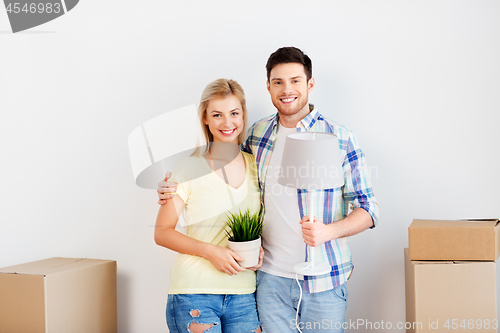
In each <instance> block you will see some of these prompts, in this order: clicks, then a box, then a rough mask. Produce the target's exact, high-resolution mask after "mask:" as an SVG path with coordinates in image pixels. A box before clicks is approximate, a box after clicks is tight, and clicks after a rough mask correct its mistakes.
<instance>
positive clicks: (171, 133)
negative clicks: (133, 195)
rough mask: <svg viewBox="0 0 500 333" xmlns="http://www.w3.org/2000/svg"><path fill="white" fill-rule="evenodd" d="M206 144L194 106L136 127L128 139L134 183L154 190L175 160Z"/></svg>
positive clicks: (171, 168) (170, 169)
mask: <svg viewBox="0 0 500 333" xmlns="http://www.w3.org/2000/svg"><path fill="white" fill-rule="evenodd" d="M206 144H207V142H206V140H205V138H204V135H203V130H202V128H201V124H200V121H199V119H198V112H197V109H196V106H195V105H189V106H186V107H183V108H180V109H177V110H174V111H170V112H167V113H164V114H162V115H160V116H158V117H155V118H153V119H151V120H148V121H147V122H145V123H144V124H142V125H141V126H139V127H137V128H136V129H134V130H133V131H132V133H130V135H129V137H128V147H129V153H130V163H131V165H132V172H133V174H134V178H135V180H136V184H137V185H138V186H140V187H143V188H149V189H156V188H157V187H158V182H160V181H161V180H162V179H163V178H164V177H165V172H167V171H172V170H173V168H174V165H175V163H176V162H177V161H179V160H180V159H182V158H183V157H187V156H189V155H191V154H192V153H193V151H194V150H195V149H196V148H197V147H200V146H205V145H206Z"/></svg>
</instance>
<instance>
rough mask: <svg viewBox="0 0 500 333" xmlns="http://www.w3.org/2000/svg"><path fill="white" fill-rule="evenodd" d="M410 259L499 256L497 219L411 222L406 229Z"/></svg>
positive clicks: (457, 258)
mask: <svg viewBox="0 0 500 333" xmlns="http://www.w3.org/2000/svg"><path fill="white" fill-rule="evenodd" d="M408 238H409V247H410V260H487V261H495V260H497V258H498V256H499V254H500V223H499V220H498V219H491V220H462V221H435V220H413V222H412V224H411V225H410V227H409V228H408Z"/></svg>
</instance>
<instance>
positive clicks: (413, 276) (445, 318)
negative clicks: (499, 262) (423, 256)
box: [404, 249, 499, 333]
mask: <svg viewBox="0 0 500 333" xmlns="http://www.w3.org/2000/svg"><path fill="white" fill-rule="evenodd" d="M404 252H405V277H406V279H405V285H406V327H405V328H406V332H407V333H423V332H433V333H435V332H474V333H476V332H497V329H498V327H499V324H498V320H497V301H496V300H497V298H496V296H497V295H496V283H495V263H494V262H489V261H465V262H464V261H410V256H409V253H408V252H409V251H408V249H405V251H404Z"/></svg>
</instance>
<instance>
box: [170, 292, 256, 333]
mask: <svg viewBox="0 0 500 333" xmlns="http://www.w3.org/2000/svg"><path fill="white" fill-rule="evenodd" d="M167 325H168V329H169V330H170V333H191V332H193V333H197V332H207V333H221V332H222V333H245V332H248V333H251V332H260V328H259V319H258V318H257V306H256V302H255V294H254V293H252V294H244V295H218V294H174V295H168V300H167Z"/></svg>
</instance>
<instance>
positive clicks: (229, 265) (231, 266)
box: [205, 244, 246, 275]
mask: <svg viewBox="0 0 500 333" xmlns="http://www.w3.org/2000/svg"><path fill="white" fill-rule="evenodd" d="M208 245H210V248H209V249H208V251H207V254H206V256H205V259H208V260H210V262H211V263H212V265H214V267H215V268H216V269H217V270H218V271H220V272H222V273H226V274H228V275H236V274H238V273H239V272H243V271H245V270H246V268H243V267H241V266H240V265H239V264H238V263H237V262H236V261H241V260H243V259H242V258H241V257H240V256H238V255H237V254H236V253H235V252H234V251H232V250H231V249H228V248H226V247H222V246H217V245H212V244H208Z"/></svg>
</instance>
